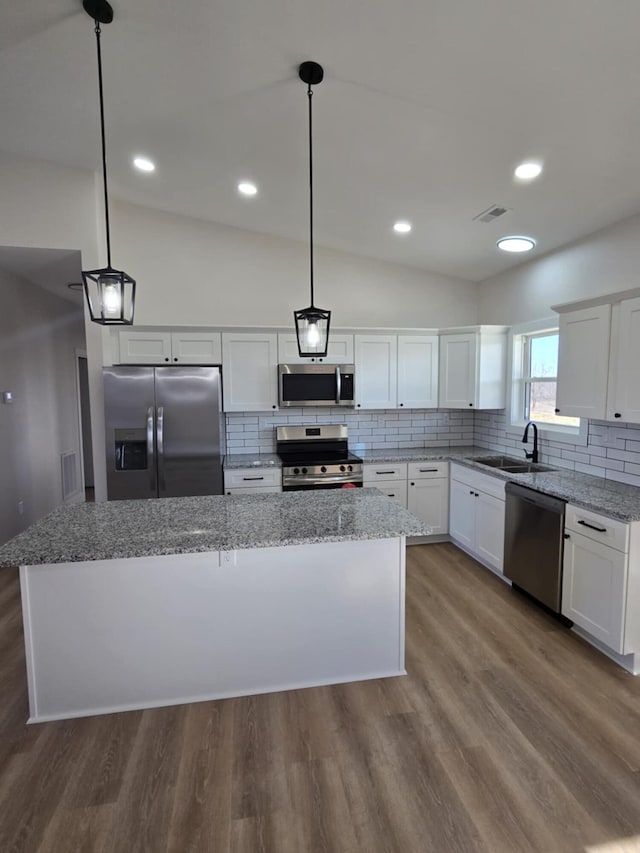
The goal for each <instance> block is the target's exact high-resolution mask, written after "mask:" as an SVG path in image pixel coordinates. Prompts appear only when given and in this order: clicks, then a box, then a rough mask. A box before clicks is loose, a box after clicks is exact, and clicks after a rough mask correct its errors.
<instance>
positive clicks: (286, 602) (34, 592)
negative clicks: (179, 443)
mask: <svg viewBox="0 0 640 853" xmlns="http://www.w3.org/2000/svg"><path fill="white" fill-rule="evenodd" d="M20 583H21V592H22V606H23V616H24V630H25V644H26V653H27V676H28V684H29V710H30V717H29V722H32V723H33V722H42V721H45V720H57V719H66V718H70V717H84V716H91V715H94V714H106V713H111V712H114V711H128V710H136V709H141V708H153V707H157V706H163V705H177V704H182V703H185V702H198V701H203V700H208V699H221V698H225V697H230V696H245V695H249V694H254V693H268V692H273V691H278V690H289V689H292V688H299V687H312V686H318V685H323V684H337V683H339V682H345V681H359V680H361V679H369V678H380V677H384V676H394V675H403V674H404V673H405V670H404V598H405V538H404V536H400V537H395V538H392V539H378V540H366V541H346V542H329V543H321V544H310V545H292V546H285V547H277V548H256V549H247V550H237V551H221V552H207V553H199V554H176V555H169V556H160V557H136V558H133V559H117V560H95V561H91V562H73V563H53V564H47V565H35V566H22V567H21V569H20Z"/></svg>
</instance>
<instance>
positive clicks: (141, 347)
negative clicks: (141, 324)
mask: <svg viewBox="0 0 640 853" xmlns="http://www.w3.org/2000/svg"><path fill="white" fill-rule="evenodd" d="M118 338H119V341H120V364H168V363H169V362H170V361H171V332H130V331H127V332H120V334H119V336H118Z"/></svg>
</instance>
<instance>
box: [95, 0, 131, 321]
mask: <svg viewBox="0 0 640 853" xmlns="http://www.w3.org/2000/svg"><path fill="white" fill-rule="evenodd" d="M82 5H83V7H84V10H85V12H86V13H87V14H88V15H89V16H90V17H91V18H92V19H93V21H94V23H95V34H96V47H97V53H98V88H99V92H100V131H101V137H102V177H103V182H104V221H105V230H106V237H107V266H106V267H104V268H103V269H99V270H83V272H82V282H83V285H84V292H85V296H86V297H87V303H88V306H89V314H90V315H91V319H92V320H93V322H94V323H100V325H102V326H116V325H118V326H130V325H131V324H132V323H133V308H134V302H135V294H136V283H135V281H134V279H132V278H131V276H130V275H129V274H128V273H126V272H124V271H123V270H116V269H114V268H113V267H112V266H111V231H110V228H109V192H108V188H107V148H106V142H105V133H104V96H103V92H102V53H101V51H100V35H101V30H100V24H110V23H111V21H112V20H113V9H112V8H111V5H110V4H109V3H108V2H107V0H83V3H82Z"/></svg>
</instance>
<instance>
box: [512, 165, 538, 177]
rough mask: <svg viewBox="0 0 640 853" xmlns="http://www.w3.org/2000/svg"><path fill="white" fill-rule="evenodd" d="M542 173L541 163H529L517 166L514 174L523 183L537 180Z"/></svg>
mask: <svg viewBox="0 0 640 853" xmlns="http://www.w3.org/2000/svg"><path fill="white" fill-rule="evenodd" d="M541 172H542V165H541V164H540V163H533V162H528V163H520V165H519V166H516V168H515V169H514V172H513V174H514V175H515V176H516V178H519V179H520V180H521V181H532V180H533V179H534V178H537V177H538V175H539V174H540V173H541Z"/></svg>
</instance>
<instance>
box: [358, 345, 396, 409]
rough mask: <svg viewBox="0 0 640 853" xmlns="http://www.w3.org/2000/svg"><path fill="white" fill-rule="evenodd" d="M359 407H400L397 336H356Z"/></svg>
mask: <svg viewBox="0 0 640 853" xmlns="http://www.w3.org/2000/svg"><path fill="white" fill-rule="evenodd" d="M355 366H356V407H357V408H361V409H395V408H396V404H397V399H398V398H397V376H398V337H397V335H356V336H355Z"/></svg>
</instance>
